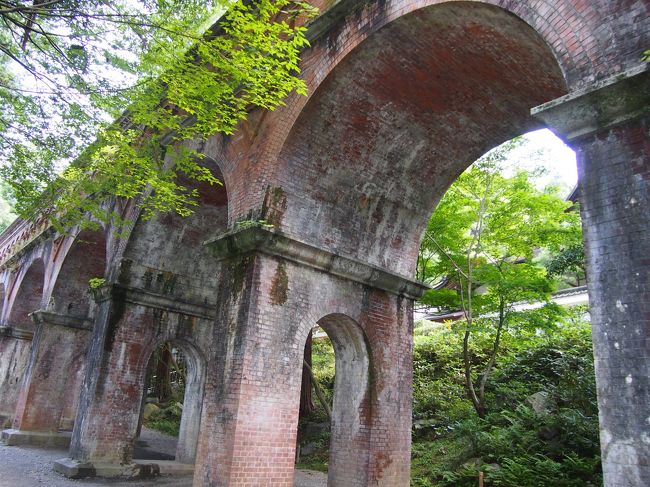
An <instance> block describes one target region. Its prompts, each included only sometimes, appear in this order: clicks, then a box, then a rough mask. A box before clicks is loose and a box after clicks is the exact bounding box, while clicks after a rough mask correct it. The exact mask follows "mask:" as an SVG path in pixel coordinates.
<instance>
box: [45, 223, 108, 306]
mask: <svg viewBox="0 0 650 487" xmlns="http://www.w3.org/2000/svg"><path fill="white" fill-rule="evenodd" d="M105 272H106V236H105V234H104V232H103V231H92V230H85V231H82V232H80V233H79V234H78V235H77V236H76V237H75V238H74V241H73V242H72V245H71V247H70V249H69V250H68V252H67V253H66V256H65V259H64V261H63V263H62V264H61V268H60V270H59V272H58V274H57V276H56V282H55V283H54V287H53V289H52V293H51V296H50V300H49V303H48V309H49V310H50V311H54V312H56V313H61V314H66V315H71V316H74V317H77V318H87V317H88V316H89V313H90V311H91V306H92V299H91V296H90V288H89V281H90V280H91V279H93V278H103V277H104V274H105Z"/></svg>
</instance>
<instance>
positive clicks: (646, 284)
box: [533, 65, 650, 487]
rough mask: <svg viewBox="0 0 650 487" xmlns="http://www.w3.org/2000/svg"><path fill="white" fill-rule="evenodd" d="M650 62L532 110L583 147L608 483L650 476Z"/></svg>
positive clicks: (637, 485) (628, 486)
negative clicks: (648, 67)
mask: <svg viewBox="0 0 650 487" xmlns="http://www.w3.org/2000/svg"><path fill="white" fill-rule="evenodd" d="M649 105H650V76H649V75H648V69H647V66H645V65H644V66H641V67H640V68H637V69H635V70H631V71H628V72H626V73H623V74H621V75H619V76H617V77H615V78H612V79H608V80H605V81H603V82H600V83H598V84H597V85H595V86H592V87H591V88H589V89H587V90H584V91H582V92H580V93H575V94H570V95H567V96H566V97H564V98H561V99H559V100H556V101H554V102H550V103H548V104H546V105H542V106H541V107H538V108H537V109H535V110H533V114H535V115H537V116H538V117H540V118H541V119H542V120H544V121H545V122H546V123H547V124H548V125H549V126H550V127H552V128H554V129H556V130H557V131H558V132H559V133H560V134H561V135H563V136H564V137H565V138H566V139H567V140H568V141H569V143H570V144H571V145H572V146H573V148H574V149H575V150H576V152H577V155H578V161H579V162H578V170H579V175H580V188H579V190H580V203H581V213H582V220H583V228H584V238H585V245H586V253H587V265H588V288H589V299H590V303H591V322H592V329H593V340H594V357H595V365H596V383H597V389H598V408H599V414H600V439H601V449H602V459H603V473H604V479H605V486H606V487H642V486H648V485H650V257H649V250H648V249H649V248H650V140H649V137H648V134H649V132H650V118H649V115H648V114H649Z"/></svg>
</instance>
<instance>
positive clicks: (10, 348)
mask: <svg viewBox="0 0 650 487" xmlns="http://www.w3.org/2000/svg"><path fill="white" fill-rule="evenodd" d="M30 348H31V342H30V341H29V340H18V339H16V338H10V337H0V421H4V420H13V417H14V412H15V411H16V402H17V400H18V394H19V392H20V384H21V378H22V376H23V372H24V371H25V368H26V367H27V363H28V361H29V351H30Z"/></svg>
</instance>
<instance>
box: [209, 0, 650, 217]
mask: <svg viewBox="0 0 650 487" xmlns="http://www.w3.org/2000/svg"><path fill="white" fill-rule="evenodd" d="M316 3H318V4H319V6H321V7H322V8H323V9H324V12H325V13H324V14H323V15H322V18H321V19H319V20H318V21H316V22H315V23H314V24H313V25H312V26H311V30H310V32H311V36H312V38H313V41H312V46H313V47H312V48H311V49H310V50H308V51H307V52H306V53H305V54H304V55H303V58H302V59H303V62H302V76H303V77H304V79H305V80H306V82H307V85H308V88H309V92H310V98H309V99H307V98H305V97H300V96H294V97H291V98H290V100H289V101H288V103H287V106H286V107H285V108H283V109H281V110H278V111H277V112H275V113H273V114H265V113H259V112H255V113H253V114H251V116H250V117H249V121H248V122H246V123H244V124H243V125H242V128H241V130H240V131H239V132H238V133H237V134H235V136H233V137H232V138H229V139H226V140H225V141H223V142H222V144H221V146H219V151H218V152H219V154H223V155H224V157H225V159H226V160H227V161H228V162H227V163H226V164H225V165H224V172H225V174H226V177H227V179H229V180H231V181H232V184H231V186H230V188H229V189H230V192H231V197H232V199H233V204H232V208H231V210H230V213H231V222H232V221H236V220H238V219H243V218H249V217H250V215H253V216H255V215H262V217H264V218H265V217H266V215H267V213H268V209H267V207H268V206H269V204H271V205H272V204H273V201H272V200H273V199H274V198H275V199H276V200H279V201H280V203H279V204H280V206H284V205H286V204H287V203H286V201H285V200H283V199H282V198H280V197H278V196H277V195H278V192H277V191H276V192H275V193H273V190H274V189H275V188H278V187H281V186H282V183H283V181H281V180H279V178H280V177H281V175H277V174H276V173H275V171H276V168H277V166H280V167H281V166H282V163H283V162H284V161H283V160H282V156H279V154H280V151H281V150H282V148H283V147H285V146H286V143H287V138H288V134H289V133H290V132H291V131H292V129H294V128H295V127H297V126H298V125H299V124H300V123H301V121H297V120H298V118H299V117H301V114H302V113H303V111H304V110H305V106H306V105H308V104H311V102H312V101H311V97H314V96H318V93H319V92H321V91H322V90H323V88H322V84H323V83H324V82H326V81H327V79H328V78H329V77H330V75H331V74H332V73H335V74H336V71H337V70H340V65H341V64H342V63H345V62H346V59H347V58H348V57H350V56H353V57H354V56H356V52H357V51H359V50H363V49H365V47H364V44H365V43H366V42H367V41H370V42H372V39H373V38H375V40H376V39H377V36H378V35H379V36H382V35H384V36H385V30H386V28H388V29H395V26H391V25H392V24H395V23H400V24H401V25H402V27H403V29H402V37H401V38H399V39H390V38H387V36H386V38H384V42H383V44H382V47H386V48H387V49H389V50H390V49H391V47H392V48H393V51H394V50H395V49H398V50H399V52H398V54H399V56H400V57H401V55H402V54H404V55H405V58H406V60H408V58H409V56H408V54H409V52H410V50H411V48H412V47H417V46H418V45H419V46H423V45H424V44H425V43H426V42H428V45H426V47H428V48H430V50H431V51H433V50H435V49H438V48H440V46H441V44H440V43H439V42H437V41H438V39H435V38H431V37H428V38H427V37H426V36H427V35H431V32H427V29H429V31H430V30H431V27H432V26H431V25H426V23H422V22H419V21H418V20H417V19H420V20H421V19H422V18H424V17H427V16H429V17H432V22H433V23H434V25H435V22H436V20H444V15H445V14H444V11H445V10H447V11H449V10H453V9H456V10H459V9H460V10H461V11H462V9H466V10H467V11H470V10H472V9H480V10H482V11H483V12H484V13H486V12H488V10H490V12H488V13H489V14H490V15H491V20H495V21H497V22H502V21H503V22H506V23H507V22H511V23H512V19H510V20H508V17H511V18H513V19H517V20H518V21H519V23H520V25H521V26H522V27H521V29H522V30H523V29H524V28H525V27H527V28H528V30H529V31H530V32H532V33H534V34H535V35H536V37H537V40H538V42H539V43H541V44H543V45H545V46H546V47H547V54H546V57H547V58H548V59H549V60H550V59H554V60H555V61H554V64H556V67H555V68H554V69H555V70H557V71H558V72H561V73H562V78H564V82H563V83H562V89H567V90H569V91H574V90H576V89H579V88H581V87H582V86H584V85H588V84H589V83H591V82H593V81H594V80H596V79H600V78H605V77H607V76H609V75H611V74H613V73H617V72H620V71H622V70H624V69H626V68H629V67H630V66H634V65H637V64H638V63H639V60H640V57H641V53H642V51H643V49H644V48H645V47H646V46H644V44H643V42H644V40H643V39H644V37H645V36H647V33H646V32H644V30H643V29H647V26H645V25H644V23H643V19H644V18H647V16H648V13H649V9H650V7H649V6H648V5H647V3H646V2H643V1H641V0H636V1H632V2H626V3H625V4H623V2H603V3H602V4H598V5H597V4H596V2H582V1H580V2H579V1H575V0H564V1H560V2H541V1H538V0H526V1H503V0H501V1H498V0H488V1H480V2H466V1H464V2H448V1H440V0H426V1H414V0H396V1H369V2H354V1H346V0H343V1H340V2H336V3H335V5H334V6H333V7H330V8H329V9H325V8H324V7H327V6H328V5H329V4H332V2H316ZM437 9H441V10H437ZM436 11H438V12H441V13H440V16H438V15H436V14H435V12H436ZM488 13H486V14H485V15H486V16H484V21H488ZM436 17H439V18H438V19H436ZM409 19H410V20H409ZM407 24H409V25H410V29H409V28H408V26H407ZM524 26H525V27H524ZM382 31H384V33H383V34H382ZM466 34H467V36H466V38H465V39H462V43H468V44H471V45H473V46H474V47H475V48H476V49H477V51H476V52H477V53H479V52H481V49H482V47H483V46H481V40H480V39H478V40H477V39H473V36H472V33H471V32H467V33H466ZM485 40H486V38H485V37H484V38H483V42H485ZM449 47H450V46H447V48H449ZM455 47H463V46H462V45H459V46H454V45H452V46H451V48H452V49H453V48H455ZM497 47H498V46H497ZM502 47H505V46H504V45H503V46H502ZM517 53H518V54H522V50H521V49H518V48H515V49H514V52H513V53H509V52H506V51H503V52H502V55H503V58H504V59H503V60H504V61H506V60H507V59H509V58H510V59H512V54H517ZM394 54H395V53H394V52H393V57H392V58H391V59H390V61H391V62H396V63H399V62H400V59H399V58H395V56H394ZM431 54H433V53H431ZM524 55H525V53H524ZM531 55H535V51H532V52H531ZM427 57H428V56H427ZM448 57H449V58H450V59H453V52H449V53H448ZM386 59H387V58H386V57H384V56H382V55H381V54H379V55H378V58H377V59H376V60H375V61H376V62H377V63H380V62H382V60H386ZM430 59H432V58H431V57H430ZM517 62H519V61H517ZM411 63H413V60H411ZM415 64H416V65H417V62H415ZM486 67H487V65H483V67H481V68H479V70H478V71H475V72H471V71H470V70H467V71H459V72H458V73H457V74H458V75H459V76H463V75H464V76H468V75H469V76H476V77H480V76H481V75H482V71H483V72H484V71H485V69H486ZM488 70H489V68H488ZM540 71H541V70H540ZM430 74H431V75H432V76H433V75H434V74H435V72H431V73H430ZM483 74H484V73H483ZM357 81H358V82H362V80H357ZM565 84H566V88H565V86H564V85H565ZM348 88H349V89H354V88H356V84H355V83H352V84H350V85H348ZM449 89H452V90H453V89H454V84H453V83H452V84H450V85H449ZM546 96H547V98H546V100H550V99H552V98H554V96H553V94H552V93H550V92H547V93H546ZM531 101H532V100H531ZM532 106H533V105H532V104H531V105H530V106H529V107H528V108H530V107H532ZM340 108H341V110H342V111H344V110H345V109H346V107H340ZM522 128H523V127H522ZM220 140H221V139H220ZM340 141H341V140H337V141H336V144H338V143H339V142H340ZM213 149H214V148H213ZM296 177H301V175H299V174H296ZM251 187H255V189H254V190H251Z"/></svg>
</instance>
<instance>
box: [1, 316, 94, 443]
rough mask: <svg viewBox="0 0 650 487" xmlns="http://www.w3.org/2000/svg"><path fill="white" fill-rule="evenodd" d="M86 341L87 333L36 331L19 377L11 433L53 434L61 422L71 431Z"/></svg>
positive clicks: (64, 329)
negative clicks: (33, 432)
mask: <svg viewBox="0 0 650 487" xmlns="http://www.w3.org/2000/svg"><path fill="white" fill-rule="evenodd" d="M88 339H89V331H88V330H78V329H74V328H67V327H64V326H59V325H53V324H50V323H41V324H40V325H39V326H38V327H37V329H36V332H35V334H34V339H33V341H32V347H31V353H30V360H29V364H28V366H27V368H26V371H25V373H24V375H23V377H22V384H21V388H20V393H19V395H18V402H17V404H16V410H15V415H14V420H13V428H14V429H19V430H23V431H42V432H53V433H54V432H57V431H58V430H59V428H60V427H61V423H62V422H63V423H64V426H65V425H67V426H68V427H70V425H71V419H72V420H74V413H75V406H76V398H77V397H78V395H79V386H80V383H79V380H78V378H79V376H78V373H79V371H83V370H84V365H85V364H84V361H85V356H86V348H87V346H88ZM66 405H68V409H67V410H66ZM70 416H72V418H70Z"/></svg>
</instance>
